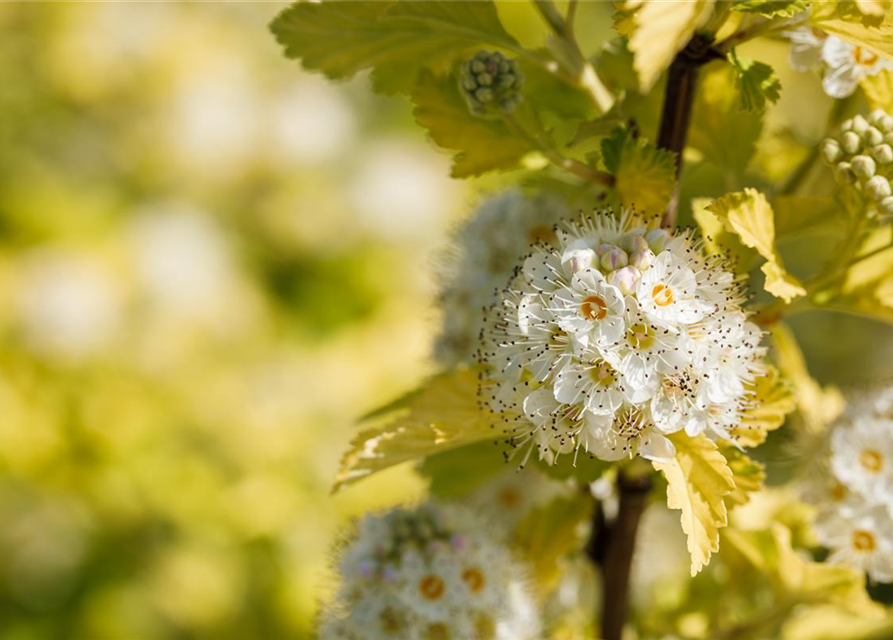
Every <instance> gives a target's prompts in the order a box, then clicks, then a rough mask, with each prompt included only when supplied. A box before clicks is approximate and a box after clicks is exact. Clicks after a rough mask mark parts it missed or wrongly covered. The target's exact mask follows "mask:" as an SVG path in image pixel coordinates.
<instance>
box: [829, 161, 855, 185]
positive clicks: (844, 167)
mask: <svg viewBox="0 0 893 640" xmlns="http://www.w3.org/2000/svg"><path fill="white" fill-rule="evenodd" d="M834 179H835V180H837V183H838V184H841V185H848V184H853V183H855V182H856V174H855V173H853V168H852V167H851V166H850V163H849V162H838V163H837V166H835V167H834Z"/></svg>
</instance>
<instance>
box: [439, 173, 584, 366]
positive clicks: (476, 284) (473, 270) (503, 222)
mask: <svg viewBox="0 0 893 640" xmlns="http://www.w3.org/2000/svg"><path fill="white" fill-rule="evenodd" d="M569 213H570V212H569V211H568V209H567V208H566V207H565V206H564V205H563V204H562V203H561V202H560V201H559V200H557V199H556V198H552V197H548V196H544V195H536V196H527V195H525V194H523V193H522V192H521V191H520V190H519V189H510V190H507V191H503V192H502V193H499V194H497V195H495V196H493V197H490V198H488V199H487V200H485V201H484V202H483V203H482V204H481V205H480V206H479V207H478V208H477V210H476V211H475V212H474V213H472V214H471V216H470V217H469V218H468V220H467V221H466V222H465V223H464V224H463V225H462V226H461V227H460V228H459V229H458V230H457V231H456V233H455V234H454V237H453V243H452V246H451V248H450V251H449V253H448V254H446V255H445V256H444V257H443V260H442V262H443V263H444V264H443V266H442V268H441V276H440V279H441V290H440V308H441V309H442V318H443V320H442V322H443V324H442V329H441V332H440V335H439V336H438V338H437V341H436V344H435V348H434V353H435V357H436V359H437V360H438V362H440V363H441V364H444V365H447V366H453V365H456V364H459V363H463V362H465V363H468V362H472V361H473V360H474V354H475V350H476V348H477V341H478V336H479V335H480V332H481V326H482V317H481V310H482V309H483V308H484V307H487V306H489V305H491V304H493V302H494V301H495V300H496V296H497V292H498V291H499V289H501V288H502V287H503V286H504V285H505V283H506V281H507V280H508V279H509V278H510V277H511V275H512V269H514V267H515V265H516V264H517V263H518V261H519V260H520V259H521V258H522V256H523V255H524V254H525V253H527V252H528V251H529V250H530V245H531V243H533V242H536V241H537V240H546V239H550V238H553V237H554V231H553V228H554V226H555V224H556V223H557V222H558V221H559V220H561V219H562V218H564V217H567V216H568V215H569Z"/></svg>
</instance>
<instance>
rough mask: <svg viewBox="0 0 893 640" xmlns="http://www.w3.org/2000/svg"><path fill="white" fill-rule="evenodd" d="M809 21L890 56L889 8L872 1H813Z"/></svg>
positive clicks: (892, 51)
mask: <svg viewBox="0 0 893 640" xmlns="http://www.w3.org/2000/svg"><path fill="white" fill-rule="evenodd" d="M809 21H810V23H811V24H813V25H815V26H817V27H819V28H820V29H822V30H823V31H826V32H827V33H831V34H833V35H835V36H838V37H840V38H842V39H843V40H847V41H849V42H852V43H853V44H856V45H860V46H863V47H866V48H867V49H870V50H872V51H874V52H875V53H877V54H879V55H882V56H886V57H893V37H891V36H893V11H891V9H890V5H889V4H883V3H873V2H814V3H813V4H812V11H811V13H810V17H809Z"/></svg>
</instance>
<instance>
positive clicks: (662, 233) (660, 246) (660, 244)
mask: <svg viewBox="0 0 893 640" xmlns="http://www.w3.org/2000/svg"><path fill="white" fill-rule="evenodd" d="M669 239H670V234H669V233H668V232H667V230H666V229H651V230H650V231H647V232H646V233H645V241H646V242H647V243H648V248H649V249H651V250H652V251H653V252H654V253H656V254H657V253H660V252H661V251H663V250H664V247H666V246H667V241H668V240H669Z"/></svg>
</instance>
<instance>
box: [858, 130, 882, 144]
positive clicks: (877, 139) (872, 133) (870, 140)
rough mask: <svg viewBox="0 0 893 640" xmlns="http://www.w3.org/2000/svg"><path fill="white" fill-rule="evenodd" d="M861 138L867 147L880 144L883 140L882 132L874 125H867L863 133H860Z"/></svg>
mask: <svg viewBox="0 0 893 640" xmlns="http://www.w3.org/2000/svg"><path fill="white" fill-rule="evenodd" d="M862 140H863V141H864V142H865V144H866V145H868V146H869V147H873V146H874V145H876V144H880V143H882V142H883V141H884V134H883V133H881V132H880V131H878V130H877V129H875V128H874V127H868V129H867V130H866V131H865V133H863V134H862Z"/></svg>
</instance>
